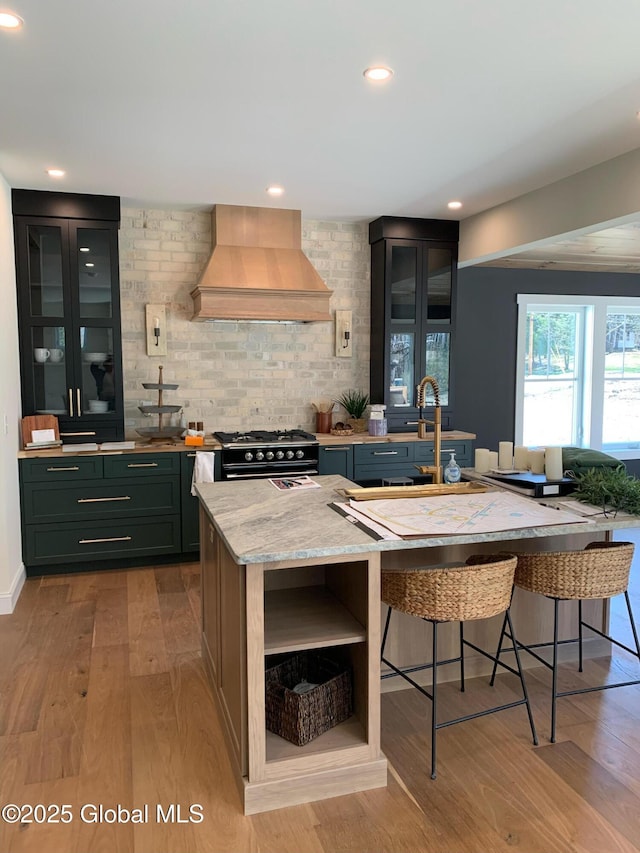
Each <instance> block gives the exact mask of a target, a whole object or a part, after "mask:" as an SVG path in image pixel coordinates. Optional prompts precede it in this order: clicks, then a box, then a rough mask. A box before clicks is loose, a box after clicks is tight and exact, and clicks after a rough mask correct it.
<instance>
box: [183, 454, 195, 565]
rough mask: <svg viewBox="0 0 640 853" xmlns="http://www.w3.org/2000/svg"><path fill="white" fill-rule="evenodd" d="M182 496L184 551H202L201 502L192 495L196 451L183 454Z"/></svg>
mask: <svg viewBox="0 0 640 853" xmlns="http://www.w3.org/2000/svg"><path fill="white" fill-rule="evenodd" d="M180 456H181V460H180V495H181V500H182V550H183V551H185V552H190V551H199V550H200V515H199V505H200V501H199V500H198V498H197V497H195V495H192V494H191V481H192V479H193V466H194V463H195V458H196V454H195V451H190V452H187V453H181V454H180Z"/></svg>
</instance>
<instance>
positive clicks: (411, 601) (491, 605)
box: [381, 556, 517, 622]
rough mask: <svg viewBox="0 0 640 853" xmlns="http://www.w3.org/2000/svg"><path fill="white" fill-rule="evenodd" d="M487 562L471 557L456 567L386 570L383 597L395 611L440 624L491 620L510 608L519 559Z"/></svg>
mask: <svg viewBox="0 0 640 853" xmlns="http://www.w3.org/2000/svg"><path fill="white" fill-rule="evenodd" d="M485 560H486V558H485V557H469V560H468V561H467V565H465V566H460V567H456V568H425V569H418V570H402V569H401V570H393V571H384V570H383V572H382V588H381V598H382V600H383V601H384V603H385V604H388V605H389V606H390V607H393V608H394V609H395V610H400V611H401V612H402V613H408V614H410V615H411V616H419V617H421V618H422V619H429V620H432V619H433V620H435V621H437V622H463V621H464V622H466V621H468V620H471V619H488V618H490V617H491V616H495V615H496V614H497V613H504V611H505V610H506V609H507V607H509V602H510V601H511V590H512V587H513V578H514V572H515V569H516V563H517V559H516V557H513V556H504V557H495V558H494V559H493V561H492V562H485Z"/></svg>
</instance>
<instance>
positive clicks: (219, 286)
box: [191, 204, 331, 322]
mask: <svg viewBox="0 0 640 853" xmlns="http://www.w3.org/2000/svg"><path fill="white" fill-rule="evenodd" d="M212 226H213V227H212V242H213V251H212V253H211V257H210V258H209V260H208V261H207V265H206V266H205V268H204V270H203V272H202V275H201V276H200V280H199V282H198V284H197V286H196V287H195V288H194V289H193V290H192V291H191V296H192V297H193V304H194V314H193V317H192V320H266V321H272V322H276V321H287V320H288V321H298V322H313V321H317V320H330V319H331V316H330V314H329V299H330V297H331V291H330V290H329V288H328V287H327V286H326V285H325V283H324V282H323V281H322V279H321V278H320V276H319V275H318V273H317V272H316V270H315V269H314V267H313V266H312V264H311V261H310V260H309V259H308V258H307V256H306V255H305V254H304V252H303V251H302V216H301V213H300V211H299V210H280V209H276V208H268V207H238V206H236V205H229V204H217V205H216V206H215V207H214V208H213V211H212Z"/></svg>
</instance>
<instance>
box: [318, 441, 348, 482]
mask: <svg viewBox="0 0 640 853" xmlns="http://www.w3.org/2000/svg"><path fill="white" fill-rule="evenodd" d="M318 449H319V459H318V473H319V474H322V475H325V474H340V476H341V477H346V478H347V480H353V446H352V445H350V444H327V445H324V446H323V445H320V447H319V448H318Z"/></svg>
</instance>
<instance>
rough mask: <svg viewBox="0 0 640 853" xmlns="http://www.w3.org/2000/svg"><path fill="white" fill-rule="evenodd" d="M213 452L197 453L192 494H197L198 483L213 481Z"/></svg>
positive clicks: (192, 480) (192, 479)
mask: <svg viewBox="0 0 640 853" xmlns="http://www.w3.org/2000/svg"><path fill="white" fill-rule="evenodd" d="M213 459H214V454H213V453H196V458H195V462H194V464H193V477H192V478H191V494H192V495H194V496H195V493H196V483H213Z"/></svg>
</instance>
